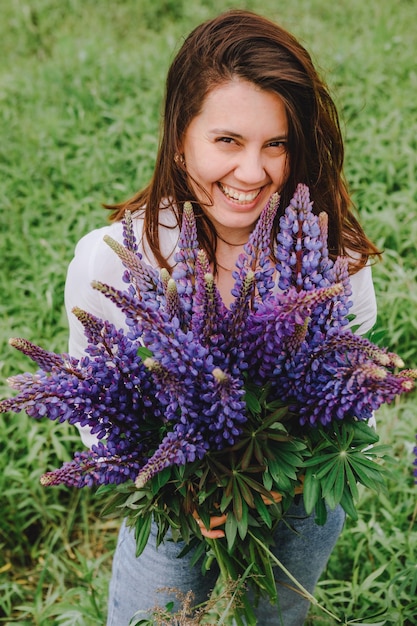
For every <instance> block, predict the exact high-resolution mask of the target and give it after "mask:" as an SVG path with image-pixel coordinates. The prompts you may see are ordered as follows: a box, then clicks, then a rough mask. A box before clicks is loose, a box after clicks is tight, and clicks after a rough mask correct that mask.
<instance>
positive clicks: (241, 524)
mask: <svg viewBox="0 0 417 626" xmlns="http://www.w3.org/2000/svg"><path fill="white" fill-rule="evenodd" d="M237 530H238V533H239V537H240V538H241V539H242V540H243V539H245V537H246V535H247V532H248V505H247V504H246V502H243V503H242V517H241V519H238V520H237Z"/></svg>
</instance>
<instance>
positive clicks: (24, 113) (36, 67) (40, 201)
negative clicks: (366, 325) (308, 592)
mask: <svg viewBox="0 0 417 626" xmlns="http://www.w3.org/2000/svg"><path fill="white" fill-rule="evenodd" d="M232 6H239V7H241V8H250V9H253V10H256V11H258V12H259V13H262V14H264V15H267V16H269V17H271V18H272V19H275V20H276V21H278V22H280V23H282V24H283V25H284V26H286V27H287V28H289V29H290V30H292V31H293V32H294V33H295V34H296V35H297V36H298V37H299V38H301V39H302V41H303V42H304V43H305V45H306V46H307V47H308V49H309V50H310V51H311V52H312V54H313V57H314V59H315V60H316V62H317V63H318V64H319V66H320V67H321V68H322V72H323V73H324V75H325V76H326V78H327V80H328V82H329V83H330V85H331V87H332V90H333V93H334V96H335V99H336V101H337V103H338V105H339V109H340V112H341V116H342V123H343V128H344V133H345V137H346V174H347V178H348V180H349V182H350V185H351V189H352V192H353V195H354V198H355V201H356V203H357V205H358V207H359V214H360V218H361V220H362V222H363V223H364V225H365V226H366V229H367V231H368V233H369V234H370V236H371V237H372V238H373V239H374V240H375V242H376V243H377V245H378V246H380V247H381V248H383V249H384V250H385V253H384V260H383V262H382V263H380V264H378V265H377V266H376V267H375V270H374V276H375V284H376V289H377V296H378V305H379V318H378V323H377V327H376V337H377V338H378V340H379V341H380V342H381V343H383V344H384V345H387V346H390V348H391V349H392V350H394V351H396V352H398V353H399V354H400V355H401V356H402V357H403V359H404V360H405V361H406V363H407V365H408V366H410V367H412V366H414V367H416V366H417V315H416V311H417V288H416V286H417V262H416V242H417V103H416V97H415V94H416V93H417V69H416V64H415V51H416V44H417V36H416V34H415V32H416V31H415V17H416V5H415V2H414V0H367V1H366V2H364V1H363V0H350V1H349V2H347V0H340V2H338V3H337V5H336V3H334V2H332V1H331V0H294V1H293V2H290V3H278V2H276V0H262V1H261V0H246V1H241V2H230V0H221V1H220V0H193V1H192V2H191V1H190V0H188V2H186V1H185V0H137V1H136V2H135V0H117V1H114V2H110V1H108V0H101V1H99V0H31V2H24V0H2V3H1V20H0V58H1V59H2V62H1V64H0V136H1V141H0V226H1V228H0V258H1V271H0V294H1V298H0V395H1V396H5V395H6V394H8V393H9V391H8V390H7V388H6V384H5V379H6V377H7V376H9V375H11V374H12V373H17V372H21V371H25V370H27V369H29V368H30V364H29V363H28V361H27V360H26V359H25V358H24V357H22V356H21V355H19V354H18V353H15V352H13V351H12V350H11V348H9V346H8V344H7V340H8V338H9V337H10V336H21V337H26V338H28V339H30V340H32V341H34V342H35V343H38V344H41V345H43V346H44V347H46V348H48V349H50V350H56V351H65V349H66V342H67V322H66V318H65V313H64V309H63V288H64V281H65V273H66V267H67V265H68V263H69V261H70V260H71V258H72V254H73V249H74V246H75V243H76V242H77V240H78V239H79V238H80V237H81V236H82V235H83V234H84V233H86V232H87V231H89V230H91V229H92V228H94V227H97V226H100V225H103V224H104V223H105V220H106V214H105V212H104V211H103V210H102V208H101V203H103V202H114V201H118V200H121V199H124V198H126V197H128V196H130V195H132V193H133V192H134V191H136V189H138V188H139V187H141V185H143V184H144V183H145V182H146V181H147V180H148V178H149V176H150V173H151V172H152V167H153V160H154V156H155V151H156V147H157V142H158V126H159V119H160V102H161V98H162V94H163V81H164V76H165V73H166V70H167V67H168V65H169V63H170V60H171V59H172V57H173V53H174V51H175V50H176V48H177V47H178V45H179V44H180V42H181V40H182V38H183V37H184V35H185V34H186V33H187V32H188V31H189V30H190V29H191V28H192V27H193V26H194V25H196V24H197V23H199V22H200V21H202V20H203V19H205V18H208V17H210V16H213V15H215V14H216V13H218V12H220V11H221V10H223V9H225V8H227V7H232ZM415 402H416V395H415V393H414V394H413V395H411V396H409V397H408V398H407V399H405V400H402V401H401V403H398V404H396V405H395V406H390V407H385V408H383V409H382V410H381V411H380V414H379V431H380V436H381V441H382V442H383V443H388V444H391V445H392V447H393V454H394V457H395V459H396V462H395V463H394V464H393V465H392V468H391V478H390V479H389V481H388V490H387V493H386V494H380V495H379V496H375V495H372V494H369V493H367V492H363V493H362V496H361V500H360V503H359V509H360V521H359V522H357V523H351V522H348V524H347V526H346V528H345V530H344V532H343V535H342V537H341V539H340V541H339V543H338V546H337V548H336V550H335V552H334V554H333V556H332V559H331V561H330V563H329V566H328V568H327V570H326V572H325V574H324V576H323V578H322V580H321V582H320V584H319V586H318V589H317V597H318V599H319V600H320V601H321V602H322V603H323V604H325V605H326V606H327V607H328V608H329V609H331V610H332V612H333V613H335V614H336V615H337V616H338V617H339V618H340V620H341V622H340V623H345V624H347V623H352V624H353V623H355V624H359V623H361V622H363V623H369V624H381V625H382V624H391V625H393V626H412V625H415V624H416V623H417V522H416V514H417V506H416V493H417V491H416V490H417V486H416V485H414V478H413V475H412V462H413V454H412V450H413V446H414V445H415V432H416V431H417V419H416V413H417V409H416V407H415ZM78 448H79V442H78V437H77V435H76V434H75V433H74V431H73V430H72V429H71V428H69V427H68V428H65V427H63V426H62V425H60V426H59V427H57V426H56V425H55V424H53V423H49V422H48V423H41V422H40V423H37V422H34V421H33V420H30V419H29V418H27V417H26V416H25V415H18V416H16V415H2V416H0V492H1V517H0V623H4V624H13V623H18V624H21V625H23V626H33V625H34V624H35V625H37V626H50V625H60V626H69V625H79V626H94V625H100V624H101V625H103V624H104V623H105V615H106V594H107V584H108V579H109V575H110V568H111V560H112V551H113V549H114V544H115V539H116V534H117V524H116V523H114V522H112V523H109V522H107V521H104V520H103V519H100V515H99V513H100V506H101V505H100V503H99V502H97V501H96V499H95V498H94V495H93V494H92V493H89V492H87V491H82V492H71V491H70V490H67V489H60V488H54V489H49V490H48V489H45V488H42V487H41V486H40V485H39V476H40V475H41V474H42V473H43V472H44V471H45V470H46V469H49V468H51V467H55V466H56V465H57V464H59V463H61V462H62V461H63V460H69V459H70V457H71V456H72V451H74V450H75V449H78ZM377 615H379V617H377ZM333 623H336V622H332V621H331V620H330V619H329V618H327V617H325V616H324V615H323V614H322V613H321V612H320V611H319V610H318V609H312V611H311V615H310V618H309V621H308V624H309V626H312V625H319V626H321V625H322V626H325V625H328V624H333Z"/></svg>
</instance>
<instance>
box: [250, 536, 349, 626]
mask: <svg viewBox="0 0 417 626" xmlns="http://www.w3.org/2000/svg"><path fill="white" fill-rule="evenodd" d="M248 535H250V536H251V537H252V539H253V540H254V541H256V543H257V544H258V545H259V546H261V548H262V549H263V550H264V551H265V552H266V554H267V555H268V556H269V557H270V558H271V559H272V560H273V561H274V563H275V564H276V565H278V567H279V568H281V570H282V571H283V572H284V574H286V575H287V576H288V578H289V579H290V580H291V582H293V583H294V585H296V587H298V589H299V590H300V591H298V592H297V593H300V595H302V596H304V597H305V598H306V600H308V601H309V602H311V604H314V606H316V607H317V608H319V609H321V610H322V611H324V612H325V613H327V614H328V615H330V616H331V617H332V618H333V619H334V620H336V622H341V621H342V620H341V619H340V618H338V617H337V616H336V615H334V613H332V612H331V611H329V610H328V609H326V607H324V606H322V605H321V604H320V603H319V602H318V601H317V600H316V598H315V597H314V596H313V595H312V594H311V593H310V592H309V591H307V589H305V587H303V586H302V584H301V583H299V582H298V580H297V579H296V578H295V577H294V576H293V575H292V574H291V572H289V571H288V570H287V568H286V567H285V565H283V563H281V561H280V560H279V559H277V557H276V556H275V554H273V553H272V552H271V551H270V550H269V549H268V548H267V547H266V546H265V545H264V544H263V543H262V541H260V540H259V539H258V538H257V537H256V536H255V535H254V534H253V533H252V532H251V531H250V530H248Z"/></svg>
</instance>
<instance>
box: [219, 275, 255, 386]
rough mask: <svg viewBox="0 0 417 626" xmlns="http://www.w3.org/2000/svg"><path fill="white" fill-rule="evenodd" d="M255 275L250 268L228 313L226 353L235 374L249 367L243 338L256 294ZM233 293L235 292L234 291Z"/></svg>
mask: <svg viewBox="0 0 417 626" xmlns="http://www.w3.org/2000/svg"><path fill="white" fill-rule="evenodd" d="M254 285H255V275H254V273H253V272H252V270H248V272H247V273H246V276H245V277H244V279H243V281H242V282H241V285H240V290H239V291H237V292H234V293H236V297H235V300H234V301H233V302H232V304H231V306H230V310H229V311H228V313H227V317H226V324H227V326H228V328H229V335H228V336H227V337H226V343H225V346H224V352H225V354H228V356H229V363H230V367H231V371H232V373H233V374H234V375H235V374H237V373H238V372H241V371H242V369H246V368H247V363H246V359H245V356H244V352H243V350H242V346H241V343H242V340H243V336H244V335H245V327H246V325H247V317H248V316H250V315H251V302H252V298H253V294H254ZM232 293H233V292H232Z"/></svg>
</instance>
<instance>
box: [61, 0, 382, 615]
mask: <svg viewBox="0 0 417 626" xmlns="http://www.w3.org/2000/svg"><path fill="white" fill-rule="evenodd" d="M342 166H343V142H342V137H341V133H340V128H339V122H338V116H337V112H336V109H335V106H334V103H333V101H332V99H331V97H330V94H329V92H328V90H327V87H326V85H325V84H324V83H323V81H322V80H321V78H320V77H319V76H318V74H317V72H316V70H315V68H314V66H313V63H312V61H311V58H310V56H309V54H308V52H307V51H306V50H305V49H304V48H303V47H302V46H301V45H300V43H299V42H298V41H297V40H296V39H295V38H294V37H293V36H292V35H291V34H289V33H288V32H287V31H285V30H284V29H282V28H281V27H279V26H277V25H276V24H273V23H272V22H270V21H269V20H267V19H265V18H263V17H260V16H258V15H256V14H253V13H249V12H246V11H230V12H227V13H225V14H222V15H220V16H218V17H216V18H214V19H212V20H210V21H208V22H206V23H203V24H201V25H200V26H198V27H197V28H196V29H195V30H194V31H193V32H192V33H191V34H190V35H189V36H188V37H187V39H186V40H185V42H184V44H183V45H182V47H181V49H180V50H179V52H178V54H177V56H176V58H175V59H174V62H173V63H172V65H171V67H170V69H169V72H168V77H167V83H166V99H165V114H164V118H163V129H162V137H161V141H160V148H159V152H158V155H157V159H156V166H155V170H154V175H153V177H152V180H151V181H150V183H149V185H148V186H147V187H145V188H144V189H143V190H141V191H140V192H139V193H138V194H137V195H136V196H134V197H133V198H132V199H131V200H129V201H127V202H123V203H122V204H120V205H117V206H113V207H109V208H111V209H113V214H112V218H113V220H114V221H115V223H114V224H112V225H111V226H109V227H107V228H106V229H101V230H100V231H95V232H93V233H90V234H89V235H87V236H86V237H85V238H84V239H83V240H81V242H80V243H79V245H78V247H77V249H76V254H75V258H74V260H73V262H72V263H71V266H70V268H69V272H68V280H67V288H66V305H67V309H68V312H70V311H71V309H72V308H73V307H81V308H83V309H84V310H86V311H88V312H89V313H92V314H94V315H97V316H98V317H99V318H101V319H107V320H109V321H114V322H115V323H116V324H117V325H118V327H120V325H124V326H126V322H125V321H124V320H123V316H122V314H121V311H120V310H117V311H115V310H114V306H113V305H112V303H111V302H108V303H106V302H105V298H104V297H103V296H102V294H100V293H98V292H94V290H93V289H92V288H91V284H90V283H91V280H99V281H101V282H102V283H106V284H110V285H112V286H114V287H116V288H120V289H123V288H124V285H123V281H122V279H121V276H122V273H123V272H122V271H121V268H120V266H119V265H117V263H116V262H115V261H114V259H113V257H112V255H111V254H109V251H108V250H106V248H107V246H106V245H105V244H103V241H102V240H103V235H104V234H107V235H110V236H111V237H112V238H113V239H116V240H118V241H123V239H124V237H125V236H124V235H123V229H122V228H121V224H120V220H121V219H122V218H123V217H124V216H125V214H126V211H127V210H128V211H129V212H131V214H132V215H133V221H132V228H133V229H134V232H135V234H136V238H137V240H138V241H139V242H140V253H141V254H142V256H143V257H144V259H145V260H146V261H148V262H149V263H150V265H152V266H153V268H158V269H164V270H165V269H168V270H170V269H171V268H172V266H173V265H175V263H176V262H177V263H178V259H179V258H181V259H182V260H183V261H184V262H185V263H188V261H187V260H186V259H187V253H186V250H184V251H180V257H178V254H177V255H176V254H175V251H177V253H178V246H179V232H180V230H179V226H180V224H181V222H182V219H183V216H184V215H185V213H184V211H185V209H184V206H185V203H187V201H190V202H191V203H192V206H193V213H194V215H195V217H196V231H195V235H194V234H193V236H192V238H191V239H192V242H193V243H192V245H194V244H195V245H197V246H198V247H199V248H201V249H202V250H203V251H204V253H205V255H206V257H207V265H206V266H205V269H204V275H207V276H209V275H210V276H211V278H212V280H213V293H212V297H213V298H214V301H217V299H221V300H222V301H223V303H224V305H226V307H228V308H229V310H231V311H233V310H235V309H236V307H237V308H239V306H238V304H236V302H234V299H235V297H236V290H235V289H234V284H235V276H234V275H233V269H234V266H235V262H236V260H237V258H238V257H239V255H240V253H241V252H242V251H243V246H244V245H245V244H247V242H248V240H250V237H252V235H253V233H254V232H255V230H256V228H257V226H258V224H260V220H258V218H259V216H260V214H261V211H262V209H263V208H264V206H265V205H266V203H267V201H268V199H269V198H270V196H271V195H273V194H276V192H278V193H279V194H280V196H281V201H280V205H279V209H278V211H277V213H276V215H275V217H274V219H273V220H272V223H271V229H270V230H268V231H267V232H266V234H265V233H263V235H262V236H263V237H265V239H263V240H262V241H263V243H262V245H260V244H259V249H258V247H257V246H258V244H257V246H255V248H256V249H254V256H253V258H252V260H251V272H252V274H254V273H256V270H257V269H258V266H262V267H263V266H264V265H265V263H266V260H265V256H266V257H268V263H269V262H272V260H273V257H276V258H275V262H276V265H275V270H274V268H271V273H269V274H268V276H269V278H271V276H272V274H273V273H274V272H275V274H276V272H277V271H278V270H277V268H278V263H279V262H280V261H282V260H283V258H281V257H282V245H281V244H283V245H284V247H285V246H287V245H292V243H294V245H295V246H296V249H297V250H298V252H300V250H301V249H302V247H303V245H304V242H305V245H306V247H307V248H308V246H309V245H310V244H311V236H310V234H309V232H308V229H307V231H303V226H302V224H301V222H302V219H301V218H300V220H301V221H300V222H297V224H293V225H292V226H291V227H288V232H287V231H285V233H281V234H280V237H283V238H284V240H283V241H281V240H279V239H277V237H278V233H279V228H280V227H279V225H280V218H281V219H284V211H285V209H286V207H287V206H288V205H289V204H290V202H291V201H292V198H293V196H294V193H295V191H296V189H298V188H299V186H298V185H299V183H304V184H305V185H308V187H309V189H310V193H311V199H312V201H313V203H314V204H313V205H312V206H313V209H314V211H315V212H317V213H319V212H323V213H325V214H327V221H328V237H327V235H324V231H323V237H324V238H326V241H327V243H326V246H325V249H324V252H325V254H326V255H327V254H328V255H329V262H330V263H332V262H333V261H334V260H335V259H336V257H337V256H338V255H341V254H344V253H346V254H349V253H350V254H351V256H350V258H349V270H350V273H351V274H353V275H354V276H353V277H352V290H353V294H352V301H353V306H352V309H351V310H350V313H353V314H355V315H356V316H357V317H356V319H357V323H358V325H360V326H361V330H362V331H363V332H366V330H368V329H369V328H370V327H371V326H372V324H373V322H374V321H375V297H374V291H373V285H372V277H371V270H370V267H369V265H367V261H368V258H369V257H370V256H372V255H373V254H376V253H377V250H376V248H375V246H374V245H373V244H372V243H371V242H370V241H369V239H368V238H367V237H366V235H365V233H364V232H363V230H362V228H361V226H360V225H359V223H358V222H357V220H356V218H355V217H354V215H353V212H352V206H351V201H350V198H349V195H348V193H347V189H346V186H345V182H344V178H343V175H342ZM309 206H310V205H309ZM323 223H324V222H323ZM260 228H261V229H262V228H263V227H262V224H261V225H260ZM293 238H295V241H294V242H293ZM190 245H191V244H187V245H186V246H185V248H186V249H187V250H188V249H189V248H190ZM313 248H314V246H313ZM190 249H191V248H190ZM349 251H350V252H349ZM184 254H185V256H183V255H184ZM312 254H313V256H314V250H313V249H312ZM284 256H285V255H284ZM279 259H280V261H279ZM345 266H346V274H347V271H348V263H347V262H346V263H345ZM291 267H292V268H294V267H295V266H294V259H293V258H291V259H288V268H291ZM297 267H298V272H299V274H300V276H301V273H302V271H301V270H302V268H301V266H299V265H297ZM297 267H296V268H295V269H297ZM308 267H310V265H308ZM176 269H177V271H180V273H181V271H182V270H181V268H180V270H178V266H177V268H176ZM289 271H290V274H291V271H292V270H289ZM286 272H287V270H285V271H284V273H286ZM151 274H152V273H151ZM151 274H150V275H149V279H150V280H151V282H152V280H153V279H152V278H151ZM299 279H300V280H301V281H302V280H303V279H302V278H300V277H299ZM297 280H298V279H297ZM321 280H322V274H321V273H320V272H318V271H316V270H314V271H313V270H311V275H308V276H305V281H306V285H307V286H308V287H306V288H310V287H313V285H316V286H321V284H320V281H321ZM168 284H169V282H168ZM300 288H301V287H300ZM184 289H185V293H186V294H188V291H187V289H189V287H184ZM232 289H233V290H232ZM348 290H349V293H350V287H349V289H348ZM181 293H182V292H181ZM225 311H226V309H225V310H224V311H223V314H222V315H226V312H225ZM69 320H70V352H71V354H72V355H74V356H78V357H82V356H83V355H84V354H85V352H84V351H85V348H86V343H87V341H86V338H85V337H84V336H83V333H82V330H81V329H80V325H79V323H78V321H77V320H74V317H73V316H71V315H69ZM345 321H346V320H345ZM210 341H212V342H213V343H214V345H215V342H216V341H219V339H218V338H217V337H216V336H213V337H211V336H210ZM248 374H249V377H250V379H251V380H255V379H256V376H257V375H258V372H257V371H256V368H255V369H254V371H250V372H249V373H248ZM227 408H228V409H229V408H230V407H227ZM178 410H180V409H178ZM193 410H194V411H195V412H196V413H197V414H198V411H197V410H196V409H195V407H194V408H193ZM95 432H96V431H95ZM84 437H85V441H86V442H87V443H88V444H89V445H91V444H93V443H94V436H93V437H92V436H91V434H90V433H85V430H84ZM198 507H199V502H198V501H195V502H194V508H196V509H198ZM287 514H288V515H289V517H290V522H288V523H289V524H290V525H291V526H294V527H295V528H296V529H298V532H295V533H294V532H293V531H288V528H287V527H286V524H287V522H285V523H280V524H279V525H278V526H277V528H276V529H275V530H274V532H272V530H271V536H270V541H271V543H274V544H275V545H276V546H278V552H279V558H280V560H281V562H283V563H284V565H285V566H286V567H287V568H288V570H289V571H291V573H292V575H294V576H295V577H296V579H298V581H299V582H300V583H301V584H302V585H303V586H304V587H305V589H307V590H308V591H309V592H310V593H311V592H312V591H313V590H314V586H315V584H316V582H317V579H318V577H319V576H320V573H321V572H322V570H323V568H324V566H325V564H326V562H327V559H328V557H329V555H330V553H331V551H332V549H333V546H334V544H335V542H336V540H337V538H338V536H339V533H340V531H341V528H342V526H343V521H344V514H343V511H342V510H341V509H340V508H339V507H336V508H335V509H334V510H331V511H329V512H328V519H327V522H326V524H325V525H324V526H318V525H317V524H316V522H315V519H314V515H309V514H307V512H306V510H305V508H304V505H303V501H302V499H301V500H300V502H297V503H295V504H294V506H291V507H290V509H289V510H288V512H287ZM214 517H220V519H222V517H221V516H218V515H217V514H216V513H215V515H214ZM217 521H218V520H217ZM217 521H216V524H217ZM208 532H212V533H215V535H211V536H219V535H220V534H222V533H223V529H222V528H220V529H216V528H212V529H211V531H210V530H209V531H208ZM158 543H159V542H158V533H157V531H156V529H155V528H154V529H153V530H152V531H151V533H150V540H149V542H148V543H147V545H146V547H145V549H144V551H143V553H142V554H141V555H140V557H139V558H136V556H135V537H134V533H133V532H131V531H130V529H128V528H127V527H126V526H123V527H122V529H121V532H120V538H119V543H118V547H117V550H116V554H115V558H114V566H113V576H112V581H111V585H110V599H109V617H108V624H109V626H121V625H122V624H128V622H129V618H130V617H131V616H132V614H133V613H134V612H135V610H142V611H146V609H148V608H149V607H150V606H152V605H153V604H155V603H158V604H160V603H164V601H169V600H170V597H169V596H168V597H164V596H163V595H162V596H161V595H159V594H157V589H158V588H159V587H161V586H163V585H164V586H167V587H169V586H171V587H172V586H175V587H177V588H179V589H180V591H182V592H185V593H186V592H187V591H189V590H190V589H191V590H192V591H193V593H194V595H195V601H196V602H197V603H200V602H202V601H204V599H205V598H206V597H207V594H208V592H209V590H210V587H211V585H212V584H213V578H212V577H206V578H204V577H202V576H201V575H200V571H199V568H198V567H190V566H191V563H190V561H192V559H193V555H192V553H191V552H190V553H187V555H186V556H185V557H184V558H182V559H180V560H178V559H176V558H175V556H176V555H177V554H178V552H179V551H181V546H182V544H181V543H180V545H177V546H176V547H175V549H174V548H173V546H172V545H171V543H170V542H164V543H163V545H159V546H158V550H156V546H157V544H158ZM306 563H307V564H308V567H307V568H306ZM179 568H180V569H179ZM210 574H214V578H215V577H216V574H215V572H212V571H211V572H210ZM276 576H277V580H276V585H277V589H276V590H275V585H273V587H274V589H273V590H272V589H271V593H272V594H274V593H275V592H276V591H277V593H278V595H279V609H280V612H281V617H282V623H283V624H285V626H300V625H301V624H302V623H303V622H304V619H305V616H306V614H307V611H308V606H309V604H308V601H307V600H305V599H300V597H299V595H297V594H296V593H294V592H293V591H291V589H289V588H288V585H287V583H288V579H287V578H286V577H285V576H283V575H281V574H280V573H279V572H277V573H276ZM139 590H140V591H139ZM277 610H278V609H277V607H276V606H275V607H274V606H272V605H270V603H269V602H268V601H262V600H261V601H260V603H259V607H258V608H257V609H256V614H257V618H256V619H257V620H258V623H259V624H262V626H267V625H268V624H276V623H277Z"/></svg>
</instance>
